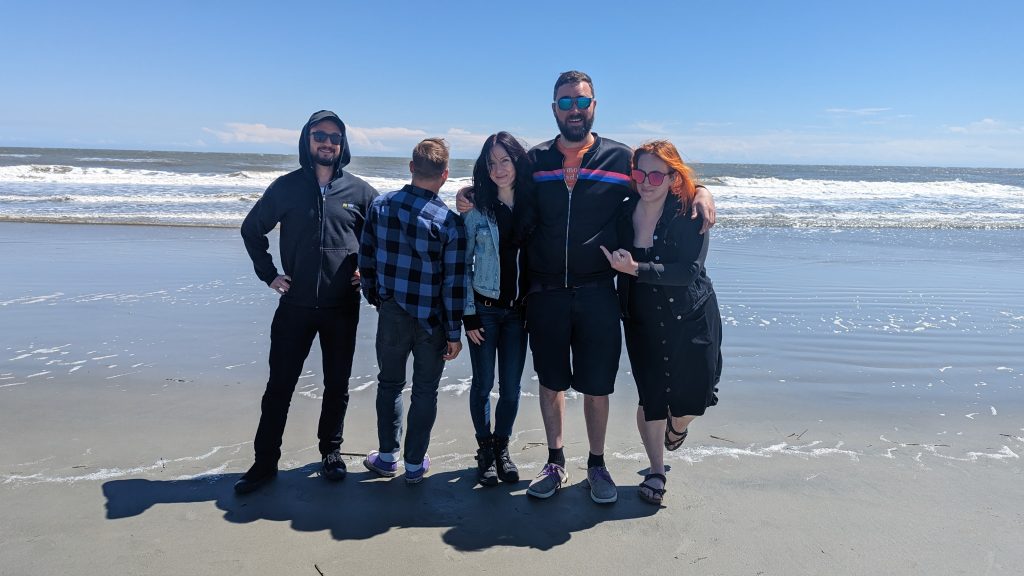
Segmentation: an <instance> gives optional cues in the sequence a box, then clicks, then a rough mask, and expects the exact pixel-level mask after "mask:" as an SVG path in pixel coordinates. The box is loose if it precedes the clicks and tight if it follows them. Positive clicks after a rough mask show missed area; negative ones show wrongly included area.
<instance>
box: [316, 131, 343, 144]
mask: <svg viewBox="0 0 1024 576" xmlns="http://www.w3.org/2000/svg"><path fill="white" fill-rule="evenodd" d="M309 135H310V136H312V137H313V140H314V141H316V142H319V143H321V144H323V143H324V142H327V139H328V138H330V139H331V144H334V145H335V146H340V145H341V138H342V136H341V134H338V133H337V132H335V133H334V134H329V133H327V132H321V131H319V130H317V131H316V132H311V133H310V134H309Z"/></svg>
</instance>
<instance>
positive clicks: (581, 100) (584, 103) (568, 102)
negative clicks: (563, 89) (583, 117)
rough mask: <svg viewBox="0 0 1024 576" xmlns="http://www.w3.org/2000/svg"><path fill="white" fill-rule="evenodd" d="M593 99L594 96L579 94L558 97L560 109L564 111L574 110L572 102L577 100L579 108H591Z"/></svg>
mask: <svg viewBox="0 0 1024 576" xmlns="http://www.w3.org/2000/svg"><path fill="white" fill-rule="evenodd" d="M593 101H594V99H593V98H587V97H586V96H577V97H575V98H570V97H568V96H563V97H561V98H559V99H558V109H559V110H562V111H563V112H564V111H567V110H572V103H573V102H575V103H576V107H577V108H579V109H580V110H586V109H587V108H590V103H591V102H593Z"/></svg>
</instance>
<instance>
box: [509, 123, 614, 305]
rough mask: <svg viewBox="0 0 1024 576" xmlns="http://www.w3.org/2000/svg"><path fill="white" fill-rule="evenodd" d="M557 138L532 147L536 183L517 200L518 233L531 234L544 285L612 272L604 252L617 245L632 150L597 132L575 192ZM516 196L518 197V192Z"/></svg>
mask: <svg viewBox="0 0 1024 576" xmlns="http://www.w3.org/2000/svg"><path fill="white" fill-rule="evenodd" d="M556 141H557V138H556V139H554V140H549V141H547V142H544V143H543V144H538V145H537V146H535V147H533V148H532V149H531V150H530V152H529V156H530V160H531V161H532V162H533V170H534V172H533V181H534V184H535V186H534V189H533V190H529V191H527V194H525V195H524V199H526V200H527V202H526V203H525V204H524V203H521V202H516V207H517V208H520V204H522V208H521V209H520V211H519V212H518V213H517V216H518V218H519V222H520V226H521V227H522V228H521V230H520V232H519V234H520V235H526V236H528V237H529V240H528V243H527V246H528V248H527V254H528V256H529V258H528V260H529V267H530V274H531V278H532V279H533V280H534V281H535V282H538V283H540V284H541V285H542V286H563V287H572V286H581V285H584V284H590V283H593V282H597V281H601V280H605V279H609V278H613V277H614V276H615V270H613V269H612V267H611V266H609V265H608V259H607V258H605V255H604V253H602V252H601V248H600V247H601V246H604V247H605V248H607V249H608V250H615V249H617V248H619V242H618V235H617V231H616V223H617V218H618V216H619V213H620V211H621V209H622V207H623V205H624V204H623V203H624V201H625V199H626V198H627V197H628V196H629V193H630V190H631V188H630V181H629V172H630V162H631V159H632V155H633V152H632V150H630V148H629V147H628V146H626V145H625V144H621V143H619V142H616V141H614V140H609V139H608V138H601V137H600V136H598V135H597V134H596V133H595V134H594V144H593V145H592V146H591V147H590V149H589V150H588V151H587V153H586V154H585V155H584V156H583V162H582V164H581V165H580V173H579V179H578V180H577V181H576V185H575V186H573V189H572V192H570V191H569V189H568V188H567V187H566V185H565V180H564V172H563V169H562V162H563V160H564V159H565V157H564V156H563V154H562V152H561V151H560V150H559V149H558V146H557V145H556V144H555V142H556ZM517 200H518V198H517Z"/></svg>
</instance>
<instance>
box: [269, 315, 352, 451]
mask: <svg viewBox="0 0 1024 576" xmlns="http://www.w3.org/2000/svg"><path fill="white" fill-rule="evenodd" d="M358 324H359V300H358V299H353V302H352V303H351V304H350V305H346V306H343V307H339V308H319V309H317V308H304V307H301V306H293V305H290V304H285V303H283V302H282V303H280V304H278V306H277V312H275V313H274V322H273V324H272V325H271V327H270V379H269V380H268V381H267V390H266V392H264V393H263V404H262V414H261V415H260V425H259V428H258V429H257V430H256V440H255V442H254V443H253V445H254V448H255V450H256V461H257V462H259V463H261V464H268V465H269V464H273V463H276V462H277V461H278V460H279V459H280V458H281V438H282V436H283V435H284V425H285V421H286V420H287V418H288V407H289V406H290V405H291V400H292V393H293V392H295V384H296V383H297V382H298V381H299V375H300V374H301V373H302V365H303V363H304V362H305V361H306V356H308V355H309V349H310V347H312V345H313V337H315V336H317V335H319V336H320V351H321V354H322V355H323V371H324V373H323V380H324V399H323V403H322V404H321V408H320V425H319V426H318V427H317V438H319V439H320V445H319V448H320V454H322V455H326V454H329V453H330V452H332V451H334V450H335V449H337V448H338V447H339V446H341V442H342V431H343V428H344V423H345V412H346V411H347V410H348V379H349V376H351V374H352V355H353V354H354V353H355V349H356V326H357V325H358Z"/></svg>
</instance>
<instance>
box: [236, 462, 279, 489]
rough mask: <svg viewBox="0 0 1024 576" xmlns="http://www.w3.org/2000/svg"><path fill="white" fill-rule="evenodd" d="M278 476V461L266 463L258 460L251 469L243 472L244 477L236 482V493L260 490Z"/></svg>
mask: <svg viewBox="0 0 1024 576" xmlns="http://www.w3.org/2000/svg"><path fill="white" fill-rule="evenodd" d="M276 477H277V463H276V462H275V463H274V464H265V463H260V462H257V463H255V464H253V465H252V467H251V468H249V471H248V472H246V473H245V474H242V477H241V478H239V479H238V482H235V493H236V494H248V493H250V492H255V491H256V490H259V489H260V488H261V487H262V486H263V485H264V484H266V483H267V482H270V481H271V480H273V479H274V478H276Z"/></svg>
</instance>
